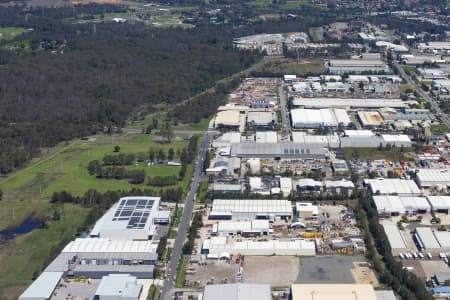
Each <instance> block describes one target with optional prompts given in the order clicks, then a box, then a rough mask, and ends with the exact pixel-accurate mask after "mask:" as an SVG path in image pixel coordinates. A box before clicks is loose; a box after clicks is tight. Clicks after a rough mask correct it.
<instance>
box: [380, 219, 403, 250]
mask: <svg viewBox="0 0 450 300" xmlns="http://www.w3.org/2000/svg"><path fill="white" fill-rule="evenodd" d="M383 228H384V232H385V233H386V236H387V238H388V240H389V244H390V245H391V248H392V249H402V250H406V249H407V248H408V247H407V246H406V242H405V240H404V238H403V235H402V234H401V232H400V230H398V227H397V225H393V224H383Z"/></svg>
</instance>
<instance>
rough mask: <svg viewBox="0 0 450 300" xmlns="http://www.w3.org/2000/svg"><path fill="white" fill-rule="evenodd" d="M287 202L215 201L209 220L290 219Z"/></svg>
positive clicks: (290, 210)
mask: <svg viewBox="0 0 450 300" xmlns="http://www.w3.org/2000/svg"><path fill="white" fill-rule="evenodd" d="M291 216H292V205H291V202H290V201H288V200H260V199H215V200H214V201H213V206H212V210H211V213H210V215H209V219H213V220H214V219H225V220H226V219H236V220H239V219H249V220H251V219H270V220H275V219H290V218H291Z"/></svg>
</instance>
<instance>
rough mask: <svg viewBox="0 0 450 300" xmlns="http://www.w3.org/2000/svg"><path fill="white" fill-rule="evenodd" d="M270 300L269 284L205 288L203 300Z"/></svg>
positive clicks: (240, 284) (220, 285)
mask: <svg viewBox="0 0 450 300" xmlns="http://www.w3.org/2000/svg"><path fill="white" fill-rule="evenodd" d="M256 299H258V300H270V299H271V295H270V285H268V284H243V283H234V284H214V285H207V286H206V287H205V293H204V295H203V300H256Z"/></svg>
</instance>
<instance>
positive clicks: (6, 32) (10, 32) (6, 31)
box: [0, 27, 30, 39]
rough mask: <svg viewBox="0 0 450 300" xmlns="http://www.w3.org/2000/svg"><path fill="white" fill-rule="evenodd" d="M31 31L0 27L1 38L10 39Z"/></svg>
mask: <svg viewBox="0 0 450 300" xmlns="http://www.w3.org/2000/svg"><path fill="white" fill-rule="evenodd" d="M29 31H30V29H26V28H21V27H0V38H5V39H9V38H13V37H15V36H18V35H21V34H23V33H25V32H29Z"/></svg>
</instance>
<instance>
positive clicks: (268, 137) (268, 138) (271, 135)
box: [255, 131, 278, 143]
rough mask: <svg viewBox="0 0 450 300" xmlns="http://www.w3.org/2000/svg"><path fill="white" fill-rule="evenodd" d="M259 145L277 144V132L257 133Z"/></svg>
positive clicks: (256, 138) (256, 139)
mask: <svg viewBox="0 0 450 300" xmlns="http://www.w3.org/2000/svg"><path fill="white" fill-rule="evenodd" d="M255 142H257V143H276V142H278V137H277V132H276V131H257V132H256V134H255Z"/></svg>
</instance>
